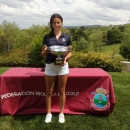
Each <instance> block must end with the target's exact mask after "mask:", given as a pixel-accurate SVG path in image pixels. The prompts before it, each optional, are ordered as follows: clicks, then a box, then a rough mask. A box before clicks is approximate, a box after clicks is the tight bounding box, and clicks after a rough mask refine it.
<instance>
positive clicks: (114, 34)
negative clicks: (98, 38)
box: [107, 28, 122, 45]
mask: <svg viewBox="0 0 130 130" xmlns="http://www.w3.org/2000/svg"><path fill="white" fill-rule="evenodd" d="M121 40H122V33H121V31H120V30H119V29H118V28H113V29H112V30H108V31H107V44H109V45H112V44H116V43H121Z"/></svg>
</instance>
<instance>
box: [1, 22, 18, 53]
mask: <svg viewBox="0 0 130 130" xmlns="http://www.w3.org/2000/svg"><path fill="white" fill-rule="evenodd" d="M1 28H2V30H3V33H4V38H5V39H6V40H5V42H6V43H4V44H6V47H7V50H8V51H9V50H10V48H11V47H12V46H13V43H14V39H15V37H16V35H17V34H18V31H19V27H18V25H17V24H15V23H10V22H7V21H6V20H4V21H3V22H2V24H1ZM3 50H4V48H3Z"/></svg>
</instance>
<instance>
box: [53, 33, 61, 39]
mask: <svg viewBox="0 0 130 130" xmlns="http://www.w3.org/2000/svg"><path fill="white" fill-rule="evenodd" d="M54 34H55V36H56V39H57V40H58V39H59V37H60V35H61V31H55V32H54Z"/></svg>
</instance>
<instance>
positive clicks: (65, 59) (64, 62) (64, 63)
mask: <svg viewBox="0 0 130 130" xmlns="http://www.w3.org/2000/svg"><path fill="white" fill-rule="evenodd" d="M66 62H67V57H65V58H64V61H63V64H62V65H63V66H64V65H66Z"/></svg>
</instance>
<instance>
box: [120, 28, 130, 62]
mask: <svg viewBox="0 0 130 130" xmlns="http://www.w3.org/2000/svg"><path fill="white" fill-rule="evenodd" d="M129 34H130V27H129V28H127V29H126V31H125V32H124V33H123V39H122V44H121V46H120V48H119V49H120V52H119V53H120V55H121V56H122V57H123V58H124V59H128V61H129V60H130V37H129Z"/></svg>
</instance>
